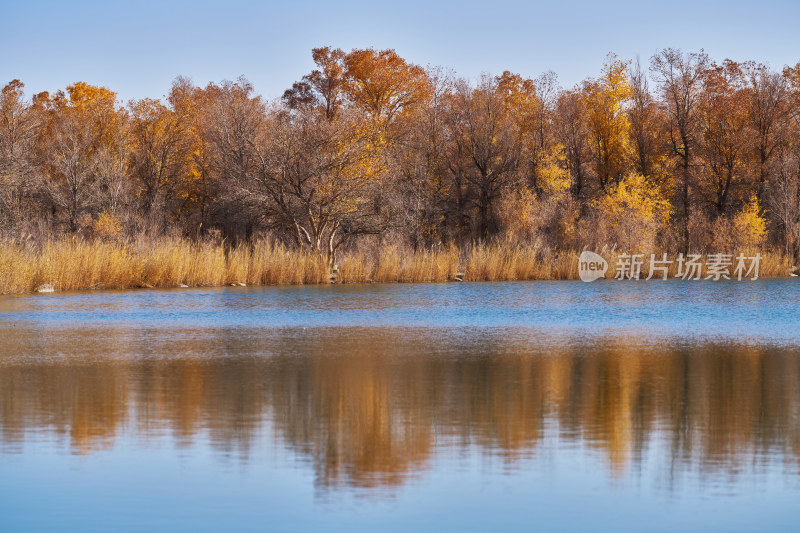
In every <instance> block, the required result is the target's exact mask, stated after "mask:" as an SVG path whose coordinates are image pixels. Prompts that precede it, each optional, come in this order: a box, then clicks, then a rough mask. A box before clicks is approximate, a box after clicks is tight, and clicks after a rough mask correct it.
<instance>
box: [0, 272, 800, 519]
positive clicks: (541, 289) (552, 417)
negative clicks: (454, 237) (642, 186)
mask: <svg viewBox="0 0 800 533" xmlns="http://www.w3.org/2000/svg"><path fill="white" fill-rule="evenodd" d="M112 530H113V531H192V532H197V531H308V532H318V531H347V532H359V531H364V532H367V531H369V532H372V531H379V530H380V531H409V530H416V531H436V532H440V531H609V532H611V531H613V532H624V531H705V532H708V531H726V532H727V531H770V532H789V531H791V532H796V531H800V282H797V280H792V279H784V280H759V281H742V282H712V281H708V282H702V281H698V282H690V281H679V280H678V281H673V280H670V281H651V282H645V281H627V282H617V281H601V282H597V283H591V284H586V283H582V282H567V281H558V282H522V283H450V284H410V285H400V284H387V285H383V284H374V285H331V286H313V287H310V286H288V287H265V288H261V287H258V288H257V287H247V288H238V287H237V288H222V289H175V290H162V291H156V290H147V291H145V290H142V291H95V292H83V293H61V294H59V293H56V294H52V295H26V296H0V531H3V532H16V531H59V532H70V531H80V532H88V531H112Z"/></svg>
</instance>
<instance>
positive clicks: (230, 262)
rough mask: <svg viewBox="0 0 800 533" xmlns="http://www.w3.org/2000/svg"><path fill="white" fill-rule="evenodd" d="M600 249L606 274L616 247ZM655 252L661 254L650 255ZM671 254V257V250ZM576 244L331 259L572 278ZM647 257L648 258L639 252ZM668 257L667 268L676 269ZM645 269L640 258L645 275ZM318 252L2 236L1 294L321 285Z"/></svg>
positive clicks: (350, 279) (481, 274) (352, 278)
mask: <svg viewBox="0 0 800 533" xmlns="http://www.w3.org/2000/svg"><path fill="white" fill-rule="evenodd" d="M601 254H602V255H603V256H604V257H605V258H606V260H607V261H608V262H609V272H608V273H607V274H606V277H607V278H610V277H613V275H614V267H615V264H616V257H617V256H616V254H612V253H608V252H606V251H603V252H601ZM658 256H659V257H660V254H658ZM762 256H763V257H764V258H763V260H762V262H761V272H760V275H761V276H762V277H784V276H787V275H788V274H789V268H790V266H789V263H787V262H786V260H785V259H784V258H782V257H781V256H780V255H778V254H770V253H763V252H762ZM669 258H670V259H674V257H673V256H672V255H670V256H669ZM577 259H578V253H577V252H562V253H559V254H549V253H547V252H545V251H543V250H541V249H540V248H539V247H537V246H519V245H514V244H511V243H499V244H491V245H483V246H474V247H472V248H470V249H468V250H466V251H462V252H460V251H459V250H458V249H457V248H455V247H449V248H442V249H437V250H424V251H418V252H409V251H407V250H403V249H400V248H397V247H388V248H385V249H382V250H380V251H377V252H373V253H372V254H365V253H363V252H354V253H350V254H346V255H344V256H343V257H341V259H340V260H339V262H338V263H339V264H338V267H339V270H338V274H337V281H338V282H340V283H368V282H436V281H439V282H441V281H452V280H455V279H457V278H462V277H463V279H464V280H465V281H505V280H535V279H538V280H554V279H577V277H578V268H577V263H578V261H577ZM646 259H648V260H649V256H648V257H647V258H646ZM676 269H677V265H676V264H673V265H672V266H671V269H670V275H671V276H674V275H675V273H676ZM646 272H647V260H646V261H645V265H644V268H643V273H645V274H644V275H646ZM329 280H330V272H329V269H328V266H327V264H326V261H325V258H324V257H322V256H320V255H318V254H314V253H309V252H306V251H297V250H292V249H289V248H286V247H284V246H282V245H281V244H278V243H273V242H268V241H259V242H256V243H253V244H252V245H250V246H240V247H235V248H229V249H226V247H224V246H222V245H215V244H210V243H203V244H196V243H191V242H189V241H183V240H162V241H158V242H155V243H144V242H138V243H133V244H122V243H115V242H102V241H94V242H87V241H82V240H66V239H65V240H61V241H54V242H48V243H46V244H44V245H42V246H39V247H35V246H31V245H28V244H20V243H15V242H3V243H0V293H6V294H7V293H25V292H31V291H34V290H36V288H37V287H38V286H40V285H42V284H45V283H47V284H50V285H52V286H53V287H54V288H55V289H56V290H78V289H121V288H130V287H176V286H180V285H188V286H220V285H228V284H232V283H246V284H248V285H274V284H283V283H293V284H314V283H327V282H329Z"/></svg>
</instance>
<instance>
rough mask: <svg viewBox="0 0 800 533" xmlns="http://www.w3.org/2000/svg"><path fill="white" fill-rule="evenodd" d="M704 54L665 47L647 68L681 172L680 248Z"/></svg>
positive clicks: (705, 60) (686, 221) (687, 209)
mask: <svg viewBox="0 0 800 533" xmlns="http://www.w3.org/2000/svg"><path fill="white" fill-rule="evenodd" d="M708 62H709V60H708V56H707V55H706V54H705V52H703V51H702V50H701V51H700V52H698V53H689V54H684V53H683V52H681V51H680V50H675V49H672V48H666V49H664V50H662V51H660V52H659V53H658V54H656V55H655V56H653V57H652V59H651V70H652V72H653V73H654V75H655V76H656V79H657V81H658V83H659V89H660V92H661V95H662V97H663V98H664V101H665V103H666V107H667V111H668V115H669V121H668V135H669V142H670V148H671V151H672V153H673V155H675V156H676V157H677V158H678V160H679V168H680V172H681V182H680V194H679V201H680V204H681V209H682V211H683V212H682V219H683V248H684V251H688V249H689V215H690V211H691V205H690V194H689V193H690V188H691V183H692V165H693V164H694V160H693V158H694V155H695V150H696V148H697V142H698V140H697V136H698V132H697V128H698V124H697V123H698V121H697V105H698V102H699V100H700V96H701V94H702V91H703V79H704V75H705V71H706V68H707V65H708Z"/></svg>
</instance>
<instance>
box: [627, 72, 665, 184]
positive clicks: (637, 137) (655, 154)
mask: <svg viewBox="0 0 800 533" xmlns="http://www.w3.org/2000/svg"><path fill="white" fill-rule="evenodd" d="M629 76H630V82H629V83H630V87H631V99H630V107H629V109H628V120H629V122H630V150H631V152H630V158H631V163H632V167H633V170H634V171H635V172H637V173H639V174H641V175H643V176H645V177H647V178H653V177H654V176H655V175H656V173H657V172H658V171H659V169H660V167H662V166H663V165H662V164H661V159H662V158H663V155H662V154H663V150H662V146H663V145H664V143H663V141H662V139H661V127H662V124H663V116H662V112H661V108H660V107H659V104H658V102H657V101H656V99H655V98H653V95H652V94H651V92H650V87H649V83H648V80H647V72H646V71H644V70H642V67H641V64H640V63H639V62H638V61H637V62H636V63H635V64H634V65H633V66H632V67H631V68H630V69H629Z"/></svg>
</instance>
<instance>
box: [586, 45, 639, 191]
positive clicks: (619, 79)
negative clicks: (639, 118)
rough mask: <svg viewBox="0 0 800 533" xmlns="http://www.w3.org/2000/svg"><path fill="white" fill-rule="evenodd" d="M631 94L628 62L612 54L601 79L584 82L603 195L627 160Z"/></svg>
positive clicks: (587, 116)
mask: <svg viewBox="0 0 800 533" xmlns="http://www.w3.org/2000/svg"><path fill="white" fill-rule="evenodd" d="M631 92H632V91H631V86H630V80H629V79H628V62H626V61H623V60H620V59H617V57H616V56H614V55H613V54H609V56H608V59H607V61H606V64H605V65H604V66H603V71H602V74H601V75H600V78H598V79H597V80H593V79H589V80H586V81H585V82H583V93H584V94H585V98H586V120H587V124H588V127H589V140H590V143H589V145H590V148H591V151H592V162H593V166H594V172H595V174H596V176H597V179H598V182H599V185H600V189H601V190H602V191H604V192H605V191H606V188H607V187H608V186H609V185H610V184H614V183H617V182H618V181H619V180H620V179H621V178H622V175H623V173H624V171H625V166H626V163H627V160H628V152H629V145H628V141H629V131H630V121H629V118H628V115H627V104H628V101H629V100H630V97H631Z"/></svg>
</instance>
